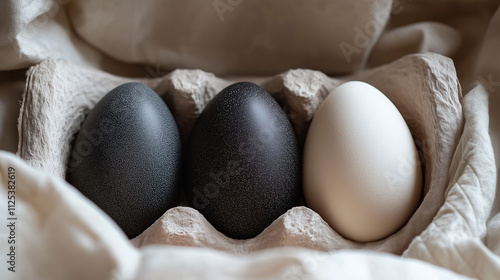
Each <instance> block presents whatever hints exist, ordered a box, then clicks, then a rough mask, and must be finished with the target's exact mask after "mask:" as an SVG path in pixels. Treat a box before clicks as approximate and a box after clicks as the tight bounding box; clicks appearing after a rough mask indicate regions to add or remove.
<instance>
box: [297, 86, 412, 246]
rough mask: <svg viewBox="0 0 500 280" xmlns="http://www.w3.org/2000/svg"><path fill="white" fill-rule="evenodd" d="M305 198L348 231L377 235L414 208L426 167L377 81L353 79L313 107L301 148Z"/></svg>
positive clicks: (362, 237)
mask: <svg viewBox="0 0 500 280" xmlns="http://www.w3.org/2000/svg"><path fill="white" fill-rule="evenodd" d="M303 174H304V177H303V178H304V181H303V182H304V185H303V187H304V195H305V198H306V201H307V204H308V206H309V207H310V208H312V209H313V210H314V211H316V212H318V213H319V214H320V215H321V216H322V217H323V219H325V221H326V222H328V224H329V225H330V226H331V227H332V228H333V229H334V230H336V231H337V232H338V233H340V234H341V235H343V236H344V237H346V238H348V239H351V240H354V241H361V242H368V241H375V240H378V239H382V238H384V237H387V236H389V235H390V234H392V233H393V232H395V231H397V230H398V229H399V228H401V227H402V226H403V225H404V224H405V223H406V221H407V220H408V219H409V218H410V216H411V215H412V214H413V212H414V211H415V209H416V207H417V205H418V203H419V200H420V196H421V191H422V171H421V165H420V160H419V158H418V153H417V150H416V147H415V143H414V141H413V138H412V135H411V133H410V130H409V128H408V126H407V125H406V123H405V121H404V119H403V117H402V116H401V114H400V113H399V111H398V110H397V108H396V107H395V106H394V104H393V103H392V102H391V101H390V100H389V99H388V98H387V97H386V96H385V95H384V94H382V93H381V92H380V91H378V90H377V89H376V88H375V87H373V86H371V85H369V84H366V83H363V82H348V83H345V84H343V85H341V86H339V87H337V88H336V89H335V90H333V91H332V92H331V93H330V94H329V96H328V97H327V98H326V99H325V101H324V102H323V103H322V104H321V106H320V107H319V109H318V111H317V112H316V114H315V116H314V118H313V121H312V123H311V126H310V128H309V131H308V134H307V137H306V143H305V147H304V169H303Z"/></svg>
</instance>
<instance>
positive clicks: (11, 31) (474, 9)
mask: <svg viewBox="0 0 500 280" xmlns="http://www.w3.org/2000/svg"><path fill="white" fill-rule="evenodd" d="M269 2H270V1H251V2H250V1H213V2H207V1H205V3H204V4H200V3H199V2H198V1H183V2H182V4H177V3H179V2H177V1H147V3H145V2H135V1H125V2H123V3H122V2H120V3H118V2H117V1H108V2H100V1H71V2H68V3H66V1H41V0H40V1H3V2H2V3H0V35H1V36H0V69H2V70H15V69H22V68H26V67H29V66H32V65H34V64H37V63H39V62H41V61H43V60H46V59H52V58H56V59H57V58H64V59H66V60H70V61H73V62H75V63H80V64H83V65H90V66H93V67H96V68H100V69H102V70H104V71H107V72H110V73H113V74H117V75H121V76H123V75H125V76H135V77H143V78H144V77H145V78H156V77H162V76H164V74H166V73H167V72H169V71H171V70H174V69H177V68H201V69H202V70H204V71H207V72H213V73H215V74H217V75H226V76H227V75H268V76H270V75H277V74H279V73H280V72H284V71H286V70H288V69H290V68H297V67H300V68H310V69H313V70H320V71H322V72H324V73H325V74H328V75H332V76H337V75H352V77H360V79H362V75H361V74H356V73H358V72H357V71H360V70H363V69H365V68H367V67H375V66H380V65H384V64H387V63H390V62H391V61H395V60H397V59H399V58H401V57H403V56H404V55H407V54H411V53H424V52H427V51H431V52H435V53H439V54H442V55H446V56H449V57H452V58H453V61H454V62H455V66H456V69H457V75H458V79H459V81H460V85H461V87H462V89H463V92H464V94H463V95H464V97H463V99H461V101H460V104H461V109H462V111H463V118H464V126H463V131H462V132H461V134H460V135H458V137H457V141H458V143H457V146H456V148H454V152H453V159H452V160H451V165H450V167H449V171H448V174H447V175H446V179H447V181H448V183H447V186H446V189H445V192H444V194H443V195H444V196H443V197H442V199H443V204H442V205H440V207H439V210H438V212H437V213H436V215H435V216H434V217H432V222H431V223H430V224H429V225H428V226H426V228H425V230H424V231H423V232H422V233H421V234H419V236H418V237H416V238H415V239H413V241H412V242H411V244H410V245H409V246H408V248H407V249H406V250H405V251H404V253H403V254H402V255H403V258H400V257H396V256H393V255H386V254H384V253H374V252H366V251H338V252H337V251H333V252H329V253H318V252H316V251H308V250H304V249H293V248H283V249H272V250H266V251H262V252H257V253H251V254H249V255H243V256H237V257H235V256H232V255H229V254H226V253H222V252H217V251H212V250H209V249H197V248H183V247H163V246H158V245H153V246H145V247H143V248H140V249H136V248H134V247H132V245H131V244H130V242H129V241H127V240H126V239H125V238H124V236H123V234H122V233H121V232H120V231H119V229H118V228H117V227H116V225H114V224H113V222H112V221H111V220H109V218H108V217H107V216H106V215H103V213H102V212H101V211H100V210H99V209H97V208H96V207H95V206H94V205H93V204H91V203H89V202H88V201H87V200H85V199H84V198H83V197H82V196H81V195H80V194H79V193H77V192H76V191H74V190H72V189H71V186H69V185H67V184H66V183H64V182H63V181H62V180H61V179H58V178H57V176H56V175H49V174H48V173H50V172H47V171H45V172H43V171H42V170H43V168H44V167H43V166H36V168H33V167H32V166H29V165H28V164H27V163H26V162H23V161H21V160H20V159H19V158H16V157H14V156H13V155H11V154H6V153H2V154H1V155H0V162H1V164H0V165H1V168H2V169H1V170H0V172H1V173H0V174H2V178H1V180H2V183H0V184H2V192H4V193H5V191H6V183H5V181H6V179H5V176H6V174H5V172H6V167H8V166H10V165H14V166H16V168H17V169H18V170H19V173H18V176H19V183H18V186H19V194H18V195H19V196H18V203H19V204H18V205H19V213H18V214H19V216H20V225H21V227H20V228H25V229H29V230H26V231H25V230H19V231H18V240H19V243H20V245H19V247H18V248H19V257H20V259H19V260H18V262H19V273H16V274H7V271H6V269H2V270H1V272H0V273H1V274H0V276H1V279H67V278H72V279H74V278H81V279H87V278H89V279H114V278H115V279H134V278H135V279H161V278H164V277H166V276H169V275H172V277H173V278H180V277H181V276H184V277H185V278H186V279H195V278H200V277H206V278H207V279H213V278H220V279H224V278H227V279H276V278H279V277H282V278H284V279H285V278H286V279H293V277H295V278H296V279H303V278H305V277H311V278H317V279H319V278H325V277H328V276H330V277H333V276H338V277H340V278H349V279H350V278H356V277H357V278H359V279H381V278H382V279H392V278H394V279H402V278H403V279H406V278H407V279H413V278H412V277H418V278H424V277H429V278H432V277H435V278H438V279H460V277H461V276H459V275H458V274H456V273H459V274H462V275H465V276H468V277H472V278H479V279H497V278H498V277H500V272H499V268H500V261H499V257H498V255H499V254H500V216H499V215H498V213H499V212H500V211H499V210H500V207H499V205H500V203H499V201H500V199H499V198H498V197H499V196H498V195H495V190H496V188H497V185H498V183H497V179H498V178H497V176H496V174H497V167H496V166H495V162H496V165H498V159H499V155H500V150H499V148H500V145H499V144H498V143H499V142H498V139H499V138H498V137H499V133H500V129H499V128H500V123H499V118H500V116H499V114H500V113H499V112H498V111H499V110H498V108H499V106H500V97H498V87H499V86H500V69H499V66H498V65H499V62H500V61H499V57H500V53H499V52H500V51H499V49H498V47H497V46H498V43H499V41H500V27H499V24H498V23H499V21H500V14H499V12H498V11H497V9H498V2H497V1H458V2H450V1H435V2H430V1H411V2H410V1H394V2H392V1H349V2H343V1H307V3H306V1H273V2H272V3H269ZM214 3H215V4H214ZM220 3H222V4H220ZM224 4H226V5H225V6H224ZM216 6H217V7H219V8H215V7H216ZM221 9H222V10H221ZM221 11H224V12H222V17H221ZM495 11H496V12H495ZM343 43H345V44H343ZM341 45H342V46H343V47H340V46H341ZM137 64H142V65H137ZM146 64H149V65H151V66H145V65H146ZM359 73H370V72H369V71H362V72H359ZM0 75H2V76H1V77H0V78H1V79H0V81H1V86H0V93H1V94H0V96H1V97H2V98H1V99H0V100H1V104H2V106H3V107H2V109H4V108H8V109H5V110H2V111H1V113H2V114H1V121H0V124H1V125H0V134H1V138H0V140H1V142H0V144H1V145H2V146H1V147H0V148H2V149H8V150H10V151H12V152H15V149H14V147H15V146H14V145H12V143H13V142H14V143H15V142H17V135H18V134H17V132H16V131H15V122H16V119H17V117H18V116H19V113H18V111H17V110H16V109H15V108H16V100H20V98H19V97H20V94H21V90H20V89H19V88H20V86H19V83H21V84H22V80H23V78H22V76H21V75H19V74H18V73H14V72H9V73H5V72H3V73H0ZM356 75H361V76H356ZM19 76H21V77H19ZM231 79H232V78H229V79H228V81H231ZM20 80H21V82H19V81H20ZM476 82H480V83H481V84H482V85H478V84H477V83H476ZM374 83H376V81H374ZM332 86H334V85H332ZM25 92H28V89H25ZM52 92H53V90H52V89H47V96H48V97H50V94H51V93H52ZM384 93H385V92H384ZM20 131H22V129H20ZM25 133H29V132H25ZM19 140H22V139H19ZM494 155H496V157H494ZM30 164H31V163H30ZM54 164H55V163H54ZM32 165H33V164H32ZM40 168H42V169H40ZM49 169H50V168H49ZM50 170H52V169H50ZM2 197H5V194H3V195H2ZM4 203H6V199H2V201H1V202H0V206H1V207H2V209H6V207H7V206H6V205H5V204H4ZM4 205H5V206H4ZM81 209H85V211H81ZM3 215H5V214H3ZM2 219H3V220H5V219H6V218H4V217H2ZM4 231H5V229H3V230H2V231H1V232H0V233H1V238H2V239H1V240H2V242H1V244H2V252H4V250H5V249H6V247H5V245H6V242H4V240H6V239H5V238H6V236H7V232H4ZM22 244H25V245H22ZM42 256H43V257H42ZM47 256H49V257H47ZM416 259H419V260H423V261H425V262H426V263H422V262H420V261H418V260H416ZM319 260H321V261H319ZM353 267H355V269H353ZM439 267H442V268H445V269H447V271H446V270H443V269H442V268H439ZM177 273H178V274H177ZM176 275H179V277H175V276H176Z"/></svg>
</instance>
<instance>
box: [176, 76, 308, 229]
mask: <svg viewBox="0 0 500 280" xmlns="http://www.w3.org/2000/svg"><path fill="white" fill-rule="evenodd" d="M184 175H185V176H184V179H185V187H186V196H187V198H188V200H189V202H190V203H191V205H192V206H193V207H194V208H196V209H198V210H199V211H200V212H201V213H202V214H203V215H204V216H205V218H206V219H207V220H208V221H209V222H210V223H211V224H212V225H213V226H214V227H215V228H216V229H217V230H219V231H220V232H222V233H224V234H225V235H227V236H229V237H232V238H236V239H247V238H252V237H254V236H256V235H258V234H259V233H260V232H262V231H263V230H264V229H265V228H266V227H267V226H269V225H270V224H271V223H272V222H273V221H274V220H275V219H276V218H278V217H279V216H280V215H282V214H283V213H285V212H286V211H287V210H288V209H290V208H291V207H293V206H294V205H295V203H296V201H297V199H298V195H299V189H300V186H299V184H300V161H299V151H298V146H297V140H296V138H295V134H294V132H293V129H292V125H291V124H290V121H289V120H288V118H287V116H286V115H285V113H284V112H283V110H282V109H281V107H280V106H279V104H278V103H277V102H276V101H275V100H274V99H273V98H272V97H271V96H270V95H269V94H268V93H267V92H266V91H264V90H263V89H262V88H260V87H259V86H257V85H255V84H252V83H247V82H243V83H236V84H233V85H231V86H228V87H227V88H225V89H224V90H222V91H221V92H220V93H219V94H218V95H216V96H215V97H214V99H212V100H211V101H210V102H209V103H208V104H207V106H206V108H205V109H204V110H203V112H202V113H201V115H200V116H199V118H198V120H197V122H196V124H195V126H194V127H193V130H192V132H191V137H190V139H189V143H188V146H187V153H186V163H185V172H184Z"/></svg>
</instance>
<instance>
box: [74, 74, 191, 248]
mask: <svg viewBox="0 0 500 280" xmlns="http://www.w3.org/2000/svg"><path fill="white" fill-rule="evenodd" d="M181 161H182V160H181V142H180V136H179V131H178V129H177V125H176V123H175V120H174V117H173V116H172V114H171V112H170V110H169V109H168V107H167V105H166V104H165V103H164V102H163V100H162V99H161V97H160V96H158V94H156V93H155V92H154V91H153V90H152V89H150V88H149V87H147V86H145V85H143V84H140V83H127V84H124V85H121V86H118V87H116V88H115V89H113V90H112V91H110V92H109V93H108V94H107V95H106V96H104V97H103V98H102V99H101V100H100V101H99V102H98V103H97V104H96V105H95V107H94V108H93V109H92V110H91V111H90V113H89V114H88V116H87V118H86V119H85V121H84V122H83V125H82V127H81V129H80V131H79V132H78V135H77V137H76V140H75V142H74V146H73V150H72V153H71V158H70V161H69V164H68V173H67V179H68V181H69V182H70V183H71V184H72V185H74V186H75V187H76V188H77V189H78V190H79V191H80V192H82V193H83V194H84V195H85V196H86V197H88V198H89V199H90V200H92V201H93V202H94V203H95V204H97V206H99V207H100V208H101V209H102V210H104V211H105V212H106V213H107V214H108V215H109V216H110V217H111V218H112V219H113V220H114V221H115V222H116V223H117V224H118V225H119V226H120V227H121V228H122V229H123V231H124V232H125V233H126V234H127V236H128V237H129V238H132V237H135V236H137V235H138V234H140V233H141V232H142V231H144V230H145V229H146V228H148V227H149V226H150V225H151V224H152V223H154V222H155V221H156V220H157V219H158V218H159V217H160V216H161V215H162V214H163V213H165V211H167V210H168V209H169V208H171V207H173V206H175V205H176V203H177V199H178V196H179V192H180V185H179V179H180V175H181V174H180V166H181Z"/></svg>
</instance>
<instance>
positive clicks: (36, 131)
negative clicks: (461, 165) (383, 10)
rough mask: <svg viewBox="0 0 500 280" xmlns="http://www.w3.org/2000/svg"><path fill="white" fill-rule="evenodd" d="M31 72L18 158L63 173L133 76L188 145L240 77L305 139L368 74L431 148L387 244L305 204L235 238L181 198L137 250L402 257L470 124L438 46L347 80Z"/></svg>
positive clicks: (291, 74)
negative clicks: (106, 99) (416, 193)
mask: <svg viewBox="0 0 500 280" xmlns="http://www.w3.org/2000/svg"><path fill="white" fill-rule="evenodd" d="M27 76H28V80H27V84H26V89H25V92H24V93H23V101H22V105H21V113H20V117H19V146H18V155H19V156H20V157H21V158H23V159H24V160H26V161H27V162H28V163H29V164H30V165H32V166H34V167H37V168H41V169H43V170H45V171H46V172H49V173H51V174H54V175H55V176H58V177H60V178H63V179H64V178H65V173H66V169H67V164H68V161H69V155H70V151H71V147H72V141H73V140H74V138H75V135H76V133H77V132H78V130H79V128H80V126H81V125H82V123H83V120H84V119H85V116H86V114H87V113H88V112H89V111H90V110H91V109H92V108H93V106H94V105H95V104H96V103H97V102H98V101H99V100H100V99H101V98H102V97H103V96H104V95H105V94H106V93H107V92H109V91H110V90H111V89H113V88H114V87H116V86H118V85H120V84H123V83H127V82H134V81H135V82H142V83H144V84H146V85H148V86H149V87H151V88H152V89H153V90H155V91H156V92H157V93H158V94H159V95H160V96H161V97H162V98H163V100H164V101H165V102H166V104H167V105H168V107H169V108H170V110H171V111H172V114H173V115H174V117H175V119H176V122H177V125H178V127H179V132H180V134H181V139H182V142H183V144H185V143H186V140H187V139H188V138H189V134H190V131H191V129H192V127H193V125H194V123H195V121H196V119H197V117H198V115H199V114H200V113H201V111H202V110H203V108H204V107H205V106H206V104H207V103H208V102H209V101H210V100H211V99H212V98H213V97H214V96H215V95H216V94H217V93H218V92H219V91H220V90H222V89H223V88H224V87H226V86H228V85H230V84H232V83H234V82H238V81H250V82H254V83H256V84H258V85H260V86H261V87H263V88H264V89H265V90H266V91H267V92H269V93H270V94H271V96H272V97H273V98H274V99H275V100H277V101H278V103H279V104H280V105H281V106H282V108H283V109H284V111H285V113H286V114H287V116H288V118H289V119H290V122H291V123H292V125H293V128H294V131H295V133H296V135H297V139H298V140H299V143H300V144H301V145H302V144H303V142H304V139H305V136H306V133H307V129H308V127H309V124H310V122H311V119H312V118H313V116H314V113H315V111H316V110H317V108H318V106H319V105H320V104H321V102H322V101H323V100H324V99H325V98H326V96H327V95H328V94H329V93H330V92H331V91H332V90H333V89H335V88H336V87H337V86H338V85H340V84H342V83H344V82H347V81H351V80H359V81H364V82H367V83H369V84H371V85H373V86H375V87H376V88H378V89H379V90H380V91H381V92H382V93H384V94H385V95H386V96H387V97H388V98H389V99H390V100H391V101H392V102H393V103H394V105H395V106H396V107H397V108H398V109H399V111H400V112H401V114H402V116H403V118H404V119H405V121H406V123H407V124H408V126H409V128H410V131H411V132H412V135H413V137H414V139H415V142H416V145H417V148H418V149H419V151H420V152H421V154H422V166H423V172H424V181H425V183H424V191H423V195H422V201H421V204H420V206H419V207H418V209H417V210H416V211H415V213H414V214H413V216H412V217H411V218H410V219H409V221H408V222H407V223H406V224H405V225H404V226H403V227H402V228H401V229H400V230H398V231H397V232H395V233H394V234H392V235H390V236H388V237H387V238H385V239H382V240H379V241H375V242H367V243H359V242H353V241H351V240H348V239H345V238H343V237H342V236H341V235H339V234H338V233H336V232H335V231H334V230H333V229H332V228H331V227H330V226H329V225H328V224H327V223H326V222H325V221H324V220H323V219H322V218H321V217H320V216H319V215H318V214H317V213H315V212H314V211H312V210H311V209H309V208H307V207H306V206H303V205H300V204H298V205H297V207H294V208H292V209H290V210H289V211H288V212H286V213H285V214H283V215H282V216H280V217H279V218H278V219H277V220H275V221H274V222H273V223H272V224H271V225H270V226H269V227H267V228H266V229H265V230H264V231H263V232H262V233H261V234H259V235H258V236H257V237H255V238H252V239H247V240H235V239H231V238H228V237H226V236H224V235H223V234H222V233H220V232H218V231H217V230H216V229H215V228H214V227H212V226H211V225H210V223H209V222H208V221H207V220H206V219H205V218H204V217H203V215H202V214H200V213H199V212H198V211H197V210H195V209H193V208H190V207H186V206H185V205H183V204H181V205H180V206H178V207H175V208H172V209H170V210H168V211H167V212H165V214H164V215H163V216H162V217H161V218H159V219H158V220H157V221H156V222H155V223H154V224H152V225H151V226H150V227H149V228H148V229H146V230H145V231H144V232H143V233H142V234H140V235H139V236H137V237H135V238H134V239H132V240H131V242H132V244H134V245H135V246H136V247H141V246H144V245H149V244H167V245H178V246H193V247H208V248H214V249H218V250H222V251H226V252H233V253H248V252H252V251H256V250H260V249H267V248H273V247H282V246H294V247H303V248H309V249H316V250H321V251H331V250H337V249H353V248H357V249H369V250H376V251H382V252H388V253H393V254H398V255H400V254H402V253H403V252H404V250H405V249H406V248H407V247H408V245H409V244H410V242H411V241H412V240H413V239H414V238H415V237H416V236H418V235H419V234H420V233H422V231H423V230H424V229H425V228H426V227H427V226H428V225H429V224H430V223H431V221H432V219H433V217H434V216H435V215H436V213H437V212H438V210H439V208H440V207H441V206H442V205H443V203H444V197H445V192H446V187H447V186H448V180H449V176H448V170H449V167H450V163H451V160H452V157H453V154H454V151H455V149H456V146H457V143H458V140H459V137H460V133H461V131H462V129H463V125H464V119H463V115H462V106H461V104H460V100H461V99H462V93H461V88H460V84H459V82H458V78H457V76H456V72H455V68H454V65H453V62H452V60H451V59H449V58H446V57H444V56H441V55H437V54H430V53H429V54H414V55H408V56H405V57H403V58H401V59H399V60H397V61H395V62H393V63H390V64H387V65H384V66H382V67H379V68H375V69H369V70H365V71H362V72H359V73H357V74H355V75H351V76H346V77H342V78H340V79H336V78H331V77H328V76H326V75H325V74H323V73H321V72H318V71H312V70H306V69H294V70H289V71H286V72H284V73H282V74H279V75H276V76H272V77H258V78H257V77H236V78H234V77H233V78H226V79H224V78H219V77H216V76H214V75H213V74H211V73H207V72H204V71H201V70H175V71H173V72H171V73H168V74H166V75H165V76H163V77H150V78H142V79H132V78H125V77H118V76H114V75H111V74H108V73H105V72H102V71H99V70H96V69H91V68H88V67H84V66H81V65H77V64H74V63H71V62H67V61H60V60H58V61H55V60H48V61H44V62H42V63H41V64H39V65H37V66H34V67H32V68H31V69H30V70H29V72H28V75H27ZM360 172H362V170H360ZM103 215H105V214H104V213H103Z"/></svg>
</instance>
